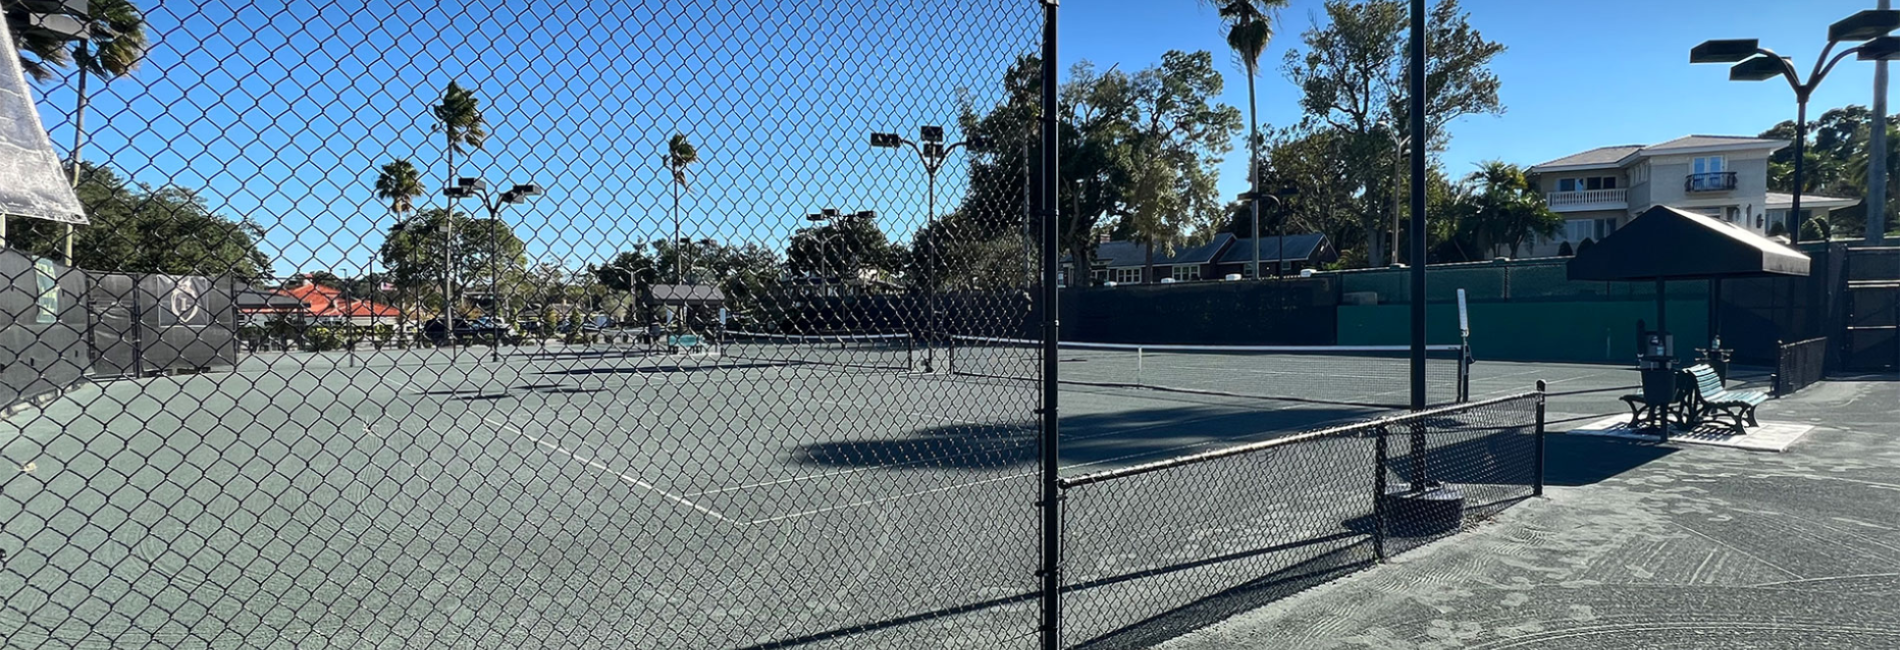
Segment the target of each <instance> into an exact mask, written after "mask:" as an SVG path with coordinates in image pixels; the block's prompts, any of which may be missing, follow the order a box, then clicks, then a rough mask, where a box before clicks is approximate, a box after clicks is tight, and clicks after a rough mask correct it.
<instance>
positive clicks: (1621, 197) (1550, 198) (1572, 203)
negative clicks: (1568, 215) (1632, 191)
mask: <svg viewBox="0 0 1900 650" xmlns="http://www.w3.org/2000/svg"><path fill="white" fill-rule="evenodd" d="M1628 192H1629V190H1626V189H1623V188H1617V189H1613V190H1584V191H1581V192H1551V193H1549V194H1546V195H1544V200H1545V202H1547V203H1549V204H1550V209H1552V210H1562V209H1565V208H1580V207H1583V206H1593V207H1598V208H1608V207H1615V206H1617V205H1620V204H1624V203H1626V202H1628V200H1629V195H1628Z"/></svg>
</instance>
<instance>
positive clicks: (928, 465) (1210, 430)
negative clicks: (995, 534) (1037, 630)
mask: <svg viewBox="0 0 1900 650" xmlns="http://www.w3.org/2000/svg"><path fill="white" fill-rule="evenodd" d="M1376 412H1377V411H1376V410H1374V409H1366V408H1350V407H1335V408H1302V409H1285V410H1268V411H1239V410H1234V409H1232V408H1214V407H1208V406H1187V407H1174V408H1159V409H1141V410H1134V411H1122V412H1115V413H1097V414H1088V415H1080V416H1073V417H1065V418H1063V419H1062V445H1061V453H1062V461H1061V462H1062V464H1063V466H1065V467H1070V466H1084V465H1086V466H1090V467H1091V469H1096V468H1105V467H1113V466H1118V465H1128V464H1136V463H1141V462H1146V461H1151V460H1156V459H1159V458H1165V457H1169V456H1177V455H1181V454H1188V453H1195V452H1199V451H1205V450H1208V449H1213V448H1218V447H1221V446H1226V445H1231V444H1238V443H1245V442H1253V441H1256V440H1266V439H1270V438H1274V437H1278V436H1281V435H1286V434H1290V433H1297V432H1300V431H1305V430H1309V429H1312V428H1315V427H1317V426H1320V425H1322V424H1326V423H1333V422H1344V421H1351V420H1354V419H1359V418H1364V417H1368V416H1371V415H1372V414H1374V413H1376ZM1037 426H1038V423H1037V422H1035V421H1030V420H1019V421H1014V422H1001V423H989V424H954V425H945V426H937V427H929V428H924V429H917V430H914V431H913V432H911V434H910V435H909V436H906V437H903V438H894V439H863V440H857V439H844V440H832V441H826V442H817V443H808V444H804V445H799V446H797V447H794V448H793V449H792V450H791V452H790V457H791V460H792V461H793V462H796V463H799V464H806V465H820V466H828V467H885V468H889V469H913V468H914V469H933V468H935V469H943V468H949V469H970V470H979V469H995V468H1001V467H1014V466H1028V465H1033V464H1035V463H1036V462H1037V459H1038V458H1039V457H1040V456H1039V453H1040V444H1039V442H1038V438H1037Z"/></svg>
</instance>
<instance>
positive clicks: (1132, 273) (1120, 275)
mask: <svg viewBox="0 0 1900 650" xmlns="http://www.w3.org/2000/svg"><path fill="white" fill-rule="evenodd" d="M1113 272H1114V276H1115V284H1140V283H1141V267H1139V266H1137V267H1134V268H1128V269H1113Z"/></svg>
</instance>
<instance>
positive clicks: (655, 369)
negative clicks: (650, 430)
mask: <svg viewBox="0 0 1900 650" xmlns="http://www.w3.org/2000/svg"><path fill="white" fill-rule="evenodd" d="M775 367H778V366H777V365H775V364H769V363H708V364H705V365H693V366H688V365H680V364H666V365H654V366H633V367H613V368H568V369H566V370H544V371H541V372H539V373H536V374H540V375H653V374H660V375H665V374H673V373H678V372H712V371H727V370H747V369H751V368H775Z"/></svg>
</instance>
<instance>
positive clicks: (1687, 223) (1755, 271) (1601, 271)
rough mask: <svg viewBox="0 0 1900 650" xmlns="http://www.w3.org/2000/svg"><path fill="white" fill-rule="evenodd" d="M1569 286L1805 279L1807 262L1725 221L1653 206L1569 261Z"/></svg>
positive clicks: (1763, 238)
mask: <svg viewBox="0 0 1900 650" xmlns="http://www.w3.org/2000/svg"><path fill="white" fill-rule="evenodd" d="M1569 268H1570V273H1569V275H1570V279H1572V280H1655V279H1663V280H1694V279H1708V278H1744V277H1757V276H1769V275H1807V274H1808V256H1806V255H1802V254H1801V253H1800V252H1799V251H1796V250H1794V249H1792V248H1789V247H1787V246H1783V245H1781V244H1779V243H1777V242H1775V241H1774V240H1771V239H1768V238H1766V237H1762V236H1761V235H1757V234H1755V233H1752V232H1749V231H1748V230H1746V229H1744V228H1742V227H1740V226H1737V225H1735V224H1732V223H1728V222H1726V221H1722V220H1719V219H1714V218H1710V217H1705V216H1702V215H1699V214H1694V213H1690V212H1684V211H1682V210H1678V209H1675V208H1671V207H1668V206H1661V205H1659V206H1656V207H1653V208H1650V209H1649V211H1648V212H1644V213H1643V214H1642V216H1639V217H1637V218H1635V219H1634V220H1631V221H1630V223H1629V225H1627V226H1624V227H1622V228H1621V229H1618V230H1617V231H1616V232H1614V233H1611V234H1610V236H1608V237H1604V238H1603V241H1600V242H1597V243H1596V245H1594V246H1591V247H1589V248H1587V249H1584V250H1582V251H1579V252H1578V253H1577V256H1576V257H1574V258H1571V260H1570V264H1569Z"/></svg>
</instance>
